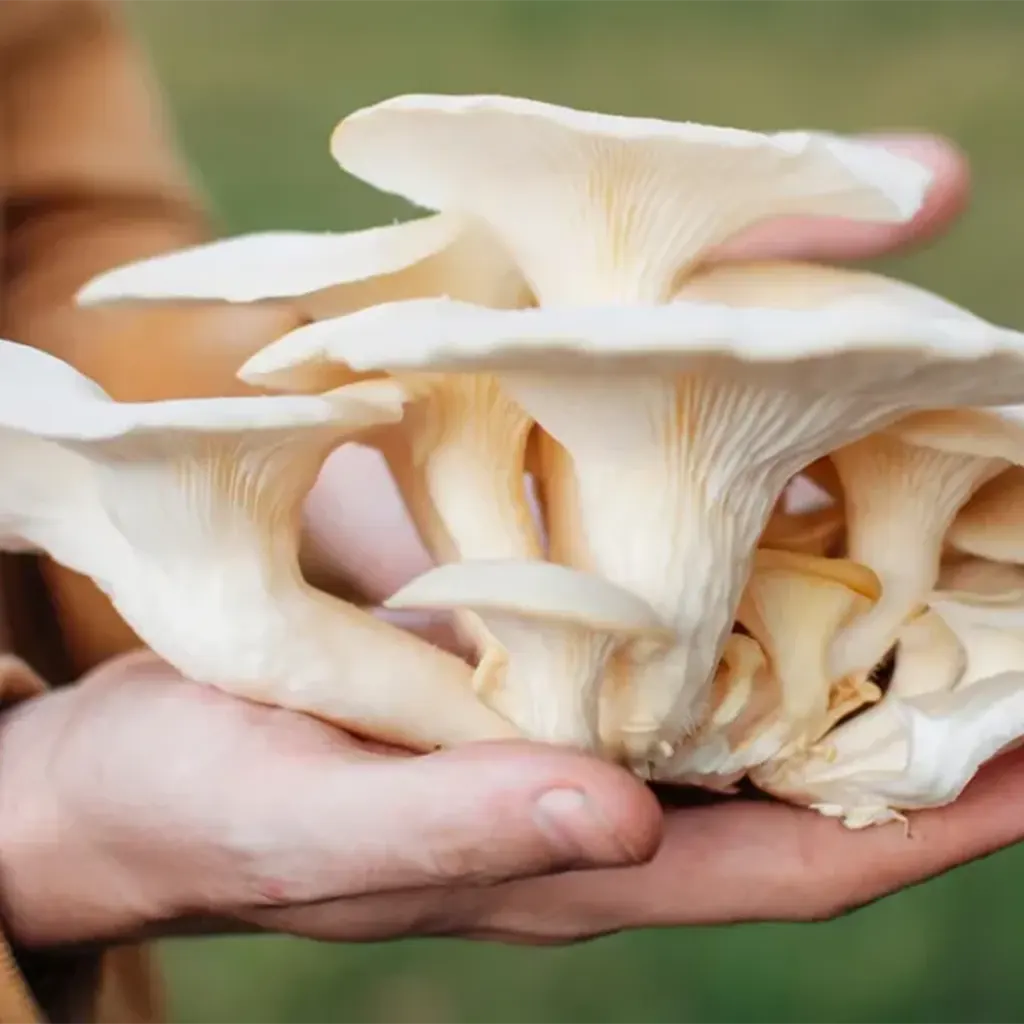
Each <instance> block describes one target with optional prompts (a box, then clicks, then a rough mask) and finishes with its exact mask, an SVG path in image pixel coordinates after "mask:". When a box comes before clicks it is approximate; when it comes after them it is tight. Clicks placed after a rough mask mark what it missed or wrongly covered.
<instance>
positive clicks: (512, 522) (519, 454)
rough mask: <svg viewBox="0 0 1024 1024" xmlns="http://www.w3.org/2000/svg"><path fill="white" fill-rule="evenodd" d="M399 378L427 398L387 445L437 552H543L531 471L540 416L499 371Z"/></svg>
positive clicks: (495, 555)
mask: <svg viewBox="0 0 1024 1024" xmlns="http://www.w3.org/2000/svg"><path fill="white" fill-rule="evenodd" d="M397 379H398V380H399V381H400V382H401V383H402V384H403V385H404V386H405V387H406V389H407V391H408V392H409V393H410V394H411V395H412V396H413V398H414V399H417V398H418V399H419V401H414V402H413V403H412V404H411V405H410V406H409V407H407V412H406V415H405V417H404V419H403V421H402V423H401V424H398V425H396V426H394V427H392V428H391V429H389V430H387V431H384V432H382V434H381V439H380V441H379V442H378V446H379V447H380V448H381V450H382V451H383V453H384V455H385V457H386V458H387V460H388V463H389V465H390V466H391V470H392V473H393V475H394V477H395V482H396V484H397V485H398V488H399V490H400V491H401V493H402V497H403V498H404V500H405V502H406V504H407V505H408V508H409V512H410V515H411V516H412V518H413V521H414V523H415V524H416V527H417V529H418V531H419V533H420V536H421V538H422V540H423V543H424V544H425V545H426V547H427V549H428V550H429V551H430V553H431V555H433V556H434V558H436V559H437V560H438V561H440V562H455V561H475V560H479V559H505V558H530V559H534V558H540V557H541V544H540V537H539V534H538V530H537V525H536V523H535V522H534V519H533V516H532V514H531V511H530V503H529V499H528V497H527V493H526V482H525V476H524V466H525V461H526V442H527V439H528V437H529V434H530V429H531V427H532V426H533V421H532V420H531V419H530V417H529V416H527V414H526V413H525V412H523V410H522V409H520V408H519V406H518V405H516V404H515V402H513V401H511V400H510V399H509V398H507V397H506V396H505V395H504V394H503V393H502V390H501V388H500V386H499V384H498V380H497V378H495V377H493V376H490V375H486V374H480V375H477V374H450V375H447V374H446V375H443V376H442V375H440V374H423V375H410V376H402V375H399V376H398V378H397Z"/></svg>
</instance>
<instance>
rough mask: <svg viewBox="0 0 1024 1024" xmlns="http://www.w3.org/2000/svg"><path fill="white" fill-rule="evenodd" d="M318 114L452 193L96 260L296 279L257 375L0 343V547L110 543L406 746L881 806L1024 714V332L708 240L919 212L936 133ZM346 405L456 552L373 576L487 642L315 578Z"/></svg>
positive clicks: (167, 638)
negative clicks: (319, 507)
mask: <svg viewBox="0 0 1024 1024" xmlns="http://www.w3.org/2000/svg"><path fill="white" fill-rule="evenodd" d="M330 150H331V154H332V155H333V157H334V159H335V161H336V162H337V163H338V164H339V165H340V167H341V168H342V169H343V170H344V171H346V172H348V173H349V174H352V175H354V176H355V177H357V178H360V179H362V180H363V181H364V182H366V183H368V184H370V185H371V186H374V187H376V188H378V189H380V190H382V191H384V192H388V193H391V194H393V195H396V196H400V197H402V198H403V199H405V200H408V201H409V202H411V203H413V204H414V205H415V206H417V207H419V208H421V209H423V210H426V211H429V212H428V213H427V214H426V215H425V216H422V217H420V218H418V219H411V220H407V221H405V222H403V223H400V224H394V225H389V226H381V227H378V228H372V229H369V230H365V231H357V232H350V233H347V234H324V235H313V234H303V233H300V232H266V233H261V234H255V235H246V236H240V237H238V238H233V239H228V240H226V241H223V242H218V243H214V244H211V245H207V246H201V247H198V248H195V249H190V250H185V251H182V252H178V253H171V254H168V255H166V256H162V257H158V258H155V259H150V260H146V261H143V262H141V263H136V264H132V265H128V266H125V267H119V268H115V269H113V270H112V271H110V272H108V273H106V274H104V275H102V276H101V277H99V278H97V279H96V280H94V281H92V282H89V283H88V284H87V285H86V286H85V287H84V288H83V289H82V291H81V293H80V295H79V301H80V302H83V303H91V304H100V303H109V302H124V301H132V302H145V303H154V302H179V301H188V300H194V299H204V300H207V301H209V300H221V301H225V302H256V301H260V300H263V299H268V298H274V299H277V300H285V301H288V302H292V303H294V304H295V309H296V311H297V312H298V313H299V314H300V317H299V319H300V320H301V326H299V327H298V328H297V329H295V330H292V331H290V332H289V333H287V334H285V335H283V336H282V337H280V338H279V339H277V340H276V341H274V342H273V343H272V344H270V345H269V346H268V347H265V348H262V349H260V350H259V351H257V352H256V354H255V355H253V356H252V357H251V358H249V359H248V361H247V362H246V363H245V364H244V365H242V366H240V367H239V377H240V378H241V379H242V380H244V381H245V382H247V383H249V384H251V385H256V386H258V387H261V388H263V389H264V390H265V391H270V392H277V393H276V394H262V395H259V396H258V397H253V398H246V399H230V400H227V399H225V400H222V401H209V402H206V403H205V404H204V403H200V402H166V403H153V404H152V405H150V406H145V407H143V406H118V405H117V404H116V403H112V402H111V401H110V400H109V399H107V398H106V396H104V395H103V394H102V393H101V392H98V391H97V390H96V389H95V388H94V387H93V386H91V385H90V384H89V382H87V381H84V380H82V379H80V378H72V377H71V376H69V373H70V371H69V370H68V369H67V368H66V367H63V366H62V365H61V364H58V363H56V362H55V361H53V360H52V359H47V360H46V361H45V362H39V361H38V359H37V360H36V361H35V362H33V359H32V358H30V357H29V356H28V355H26V353H25V351H24V350H21V349H19V347H18V346H16V345H10V344H8V345H6V347H5V349H4V352H5V353H6V355H5V358H6V359H7V361H8V363H9V372H8V369H5V370H4V372H5V373H8V378H9V380H8V381H6V382H5V383H6V384H9V385H10V386H8V387H6V388H5V389H4V391H3V392H0V400H2V402H3V408H2V410H0V413H2V417H0V425H2V427H3V430H4V435H3V436H4V438H5V440H4V444H5V445H6V448H5V449H3V450H2V451H0V454H2V455H3V457H4V458H6V459H7V461H6V462H5V463H4V464H3V467H4V472H5V477H4V479H5V481H10V482H11V485H10V487H9V488H8V490H9V491H10V495H9V500H8V501H7V505H6V506H4V507H0V538H2V540H3V543H4V544H6V545H7V546H8V547H13V546H25V545H28V546H30V547H37V548H39V549H42V550H45V551H48V552H49V553H51V554H52V555H53V557H55V558H57V559H58V560H62V561H64V562H66V563H67V564H69V565H71V566H73V567H75V568H78V569H79V570H80V571H82V572H85V573H87V574H88V575H90V576H93V577H94V578H95V579H97V580H98V581H99V582H100V583H101V585H103V586H104V587H105V589H107V591H108V593H110V594H111V595H112V597H113V599H114V601H115V603H116V604H117V606H118V608H119V609H120V610H121V613H122V614H123V615H124V616H125V617H126V618H128V619H129V620H130V621H131V623H132V624H133V625H134V626H135V627H136V629H137V631H138V632H139V633H140V635H142V636H143V638H144V639H145V640H146V642H148V643H151V644H153V645H154V647H156V649H158V650H159V651H160V653H162V654H163V655H164V656H165V657H167V658H168V660H170V661H171V662H173V663H174V664H176V665H177V666H178V667H179V668H181V669H182V670H183V671H185V672H187V673H189V674H191V675H194V676H195V677H196V678H198V679H201V680H204V681H206V682H209V683H212V684H214V685H219V686H223V687H225V688H227V689H231V690H233V691H234V692H236V693H243V694H246V695H248V696H254V697H256V699H263V700H267V701H270V702H273V703H281V704H284V705H286V706H289V707H295V708H300V709H301V710H304V711H307V712H308V713H311V714H318V715H320V716H322V717H326V718H329V719H331V720H333V721H336V722H338V723H339V724H341V725H344V726H347V727H349V728H354V729H357V730H360V731H365V732H369V733H370V734H382V735H384V736H385V737H388V738H392V739H394V738H396V737H397V738H398V739H404V741H405V742H407V743H408V744H409V745H411V746H414V747H416V748H422V747H424V746H429V745H432V744H447V743H461V742H466V741H470V740H474V739H482V738H488V737H492V736H496V735H515V734H519V735H525V736H527V737H530V738H533V739H536V740H541V741H546V742H552V743H562V744H568V745H572V746H576V747H579V748H582V749H585V750H589V751H593V752H595V753H597V754H598V755H599V756H602V757H606V758H608V759H612V760H616V761H619V762H621V763H623V764H625V765H627V766H628V767H629V768H631V769H632V770H633V771H635V772H636V773H638V774H640V775H642V776H644V777H648V778H653V779H657V780H660V781H664V782H673V783H676V784H679V785H695V786H701V787H703V788H707V789H712V790H717V791H720V792H726V793H727V792H732V791H734V790H736V788H737V787H738V786H739V785H740V783H741V782H742V781H744V780H746V781H747V782H748V783H750V784H753V785H754V786H757V787H759V788H761V789H762V790H764V791H765V792H767V793H770V794H774V795H775V796H776V797H778V798H780V799H783V800H787V801H790V802H793V803H797V804H802V805H805V806H808V807H813V808H816V809H817V810H818V811H820V812H821V813H823V814H826V815H830V816H834V817H837V818H840V819H841V820H842V821H844V822H845V823H846V824H847V825H848V826H850V827H862V826H865V825H869V824H878V823H883V822H886V821H893V820H896V821H899V820H905V819H906V815H907V814H908V813H909V812H912V811H914V810H916V809H919V808H924V807H933V806H938V805H941V804H943V803H948V802H950V801H952V800H954V799H956V798H957V796H958V795H959V793H960V792H961V791H962V790H963V788H964V787H965V786H966V785H967V783H968V782H969V781H970V779H971V778H972V777H973V775H974V774H975V773H976V772H977V770H978V769H979V768H980V766H981V765H982V764H983V763H985V762H986V761H987V760H989V759H991V758H992V757H994V756H995V755H996V754H998V753H999V752H1001V751H1003V750H1005V749H1007V748H1008V747H1010V746H1013V745H1014V744H1016V743H1017V742H1018V741H1019V740H1020V738H1021V737H1022V736H1024V597H1022V595H1024V554H1021V552H1024V540H1022V537H1024V531H1022V529H1021V528H1020V526H1019V523H1020V522H1021V515H1022V510H1024V504H1022V502H1024V486H1022V485H1021V479H1022V478H1021V476H1020V473H1021V472H1022V471H1024V415H1022V414H1021V411H1020V409H1019V408H1018V403H1022V402H1024V334H1021V333H1019V332H1016V331H1014V330H1011V329H1008V328H1003V327H999V326H997V325H994V324H991V323H989V322H987V321H985V320H984V319H982V318H980V317H978V316H976V315H974V314H973V313H971V312H969V311H968V310H966V309H963V308H961V307H959V306H956V305H954V304H952V303H950V302H948V301H946V300H944V299H942V298H941V297H939V296H937V295H934V294H931V293H929V292H927V291H925V290H923V289H921V288H918V287H914V286H911V285H909V284H906V283H903V282H900V281H898V280H894V279H892V278H889V277H885V276H880V275H877V274H870V273H863V272H855V271H852V270H845V269H840V268H837V267H831V266H825V265H820V264H807V263H795V262H772V263H731V264H717V265H716V264H715V262H714V261H713V259H710V258H709V256H710V254H711V250H712V249H714V248H715V247H716V246H718V245H719V244H720V243H722V242H724V241H726V240H728V239H729V238H731V237H732V236H734V235H736V234H737V233H738V232H740V231H742V230H744V229H745V228H748V227H751V226H753V225H755V224H758V223H761V222H765V221H769V220H771V219H773V218H777V217H784V216H792V215H800V216H820V217H838V218H845V219H847V220H862V221H875V222H883V221H888V222H903V221H907V220H909V219H910V218H912V217H913V216H914V215H915V214H916V213H917V212H918V211H919V210H920V209H921V207H922V204H923V202H924V200H925V198H926V196H927V193H928V189H929V187H930V183H931V178H930V173H929V172H928V171H927V170H926V169H925V168H923V167H921V166H919V165H918V164H916V163H914V162H913V161H911V160H909V159H907V158H904V157H901V156H897V155H894V154H892V153H890V152H887V151H886V150H884V149H883V148H881V147H879V146H877V145H874V144H871V143H867V142H856V141H850V140H847V139H842V138H839V137H837V136H834V135H830V134H827V133H823V132H798V131H789V132H777V133H770V134H766V133H759V132H753V131H742V130H737V129H731V128H717V127H710V126H705V125H698V124H691V123H674V122H669V121H663V120H654V119H647V118H633V117H621V116H612V115H606V114H599V113H591V112H584V111H578V110H573V109H569V108H566V107H560V106H555V105H552V104H547V103H540V102H536V101H532V100H526V99H516V98H510V97H504V96H401V97H397V98H394V99H391V100H387V101H385V102H383V103H379V104H377V105H375V106H372V107H369V108H366V109H364V110H360V111H357V112H355V113H353V114H351V115H350V116H348V117H346V118H345V119H344V120H342V121H341V123H340V124H339V125H338V127H337V128H336V129H335V132H334V134H333V136H332V139H331V145H330ZM19 374H20V375H21V377H20V379H19V377H18V375H19ZM33 374H35V375H36V377H35V378H32V375H33ZM30 378H31V379H37V380H38V385H37V386H38V387H39V388H44V389H49V390H48V392H47V397H46V398H45V403H44V405H45V408H46V409H47V410H52V419H47V416H46V415H44V414H43V412H42V411H41V409H42V408H43V406H37V405H33V404H31V403H29V402H28V400H27V399H26V397H25V396H26V395H27V394H30V393H31V388H30V386H29V384H30ZM349 441H357V442H358V443H362V444H368V445H373V446H376V447H378V448H379V449H380V450H381V451H382V452H383V453H384V455H385V456H386V458H387V460H388V462H389V464H390V466H391V470H392V473H393V475H394V477H395V479H396V482H397V483H398V486H399V490H400V491H401V494H402V496H403V498H404V501H405V504H406V505H407V507H408V511H409V513H410V515H411V517H412V518H413V520H414V521H415V523H416V525H417V527H418V529H419V531H420V534H421V536H422V538H423V540H424V543H425V546H426V547H427V548H428V549H429V551H430V553H431V555H432V556H433V558H434V560H435V562H436V563H437V564H436V567H435V568H434V569H432V570H430V571H429V572H427V573H426V574H424V575H422V576H420V577H418V578H416V579H414V580H413V581H411V582H410V583H409V584H408V585H406V586H404V587H403V588H402V589H400V590H399V591H398V592H397V593H395V594H393V595H391V597H390V598H389V599H388V600H387V601H386V604H387V605H388V606H390V607H393V608H415V609H431V610H435V611H438V610H440V611H443V612H451V613H454V615H455V616H456V621H457V623H458V624H459V625H460V627H461V628H462V629H463V632H464V633H465V634H466V636H467V638H468V639H470V640H471V641H472V643H473V647H474V650H475V654H474V655H473V657H471V658H470V659H469V661H470V664H467V663H466V661H463V660H461V659H458V658H455V657H454V656H450V655H446V654H443V653H441V652H440V651H439V650H437V649H436V648H431V647H429V646H428V645H426V644H425V643H423V642H421V641H418V640H413V639H412V638H411V637H409V636H408V635H405V634H401V633H399V632H398V631H397V630H391V629H390V628H385V627H383V626H382V625H381V624H380V623H379V622H377V621H376V620H374V619H373V618H372V617H371V616H368V615H365V614H364V613H361V612H356V611H355V609H353V608H351V607H350V606H347V605H345V604H344V603H343V602H339V601H334V600H327V599H326V597H325V596H324V595H322V594H319V593H318V592H317V591H316V590H315V589H314V588H312V587H311V586H310V585H309V584H308V583H306V582H305V581H303V580H302V579H301V578H300V575H299V573H298V571H297V569H296V562H295V558H294V551H295V548H296V546H297V544H298V543H299V538H298V536H297V534H298V530H299V528H298V525H297V523H298V519H297V510H298V509H299V507H300V506H301V502H302V499H303V496H304V494H305V492H306V490H307V489H308V486H309V484H310V483H311V480H312V478H313V476H314V475H315V470H316V467H317V466H318V465H319V463H320V461H322V459H323V458H325V457H326V456H327V454H328V453H329V452H330V451H331V449H332V448H334V447H337V446H339V445H341V444H343V443H347V442H349ZM531 481H532V483H534V484H535V485H536V493H537V497H538V499H539V500H538V502H537V503H535V504H531V501H530V497H529V488H528V483H530V482H531ZM5 497H6V494H5ZM197 594H198V595H201V596H200V597H199V598H197V597H196V595H197ZM197 616H198V618H197ZM239 646H240V647H241V648H242V649H244V650H246V651H247V652H250V656H249V657H248V660H246V661H243V662H242V663H239V661H238V659H237V656H236V655H237V650H236V648H237V647H239Z"/></svg>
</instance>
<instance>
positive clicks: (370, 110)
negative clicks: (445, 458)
mask: <svg viewBox="0 0 1024 1024" xmlns="http://www.w3.org/2000/svg"><path fill="white" fill-rule="evenodd" d="M331 152H332V154H333V155H334V158H335V159H336V160H337V162H338V163H339V164H340V165H341V167H342V168H344V169H345V170H346V171H348V172H349V173H350V174H354V175H355V176H356V177H358V178H361V179H362V180H364V181H366V182H368V183H369V184H371V185H373V186H374V187H376V188H378V189H381V190H382V191H385V192H391V193H395V194H398V195H401V196H403V197H404V198H405V199H407V200H409V201H410V202H413V203H415V204H416V205H417V206H421V207H425V208H428V209H432V210H442V211H451V212H459V213H463V214H467V215H471V216H474V217H476V218H479V219H480V220H481V221H483V222H484V223H486V224H488V225H489V226H490V227H491V229H492V230H493V231H494V232H495V234H496V235H497V236H498V237H499V238H500V240H501V241H502V243H503V244H504V245H505V246H506V247H507V248H508V250H509V252H510V253H511V254H512V257H513V259H514V260H515V262H516V263H517V265H518V266H519V267H520V268H521V269H522V270H523V273H524V274H525V276H526V279H527V281H529V283H530V285H531V287H532V288H533V290H534V292H535V294H536V295H537V296H538V298H539V300H540V301H541V303H542V304H548V303H552V302H555V303H564V302H582V303H592V302H595V301H603V302H613V301H637V302H667V301H668V300H669V299H670V298H671V296H672V293H673V291H674V290H675V288H676V285H677V281H678V279H679V277H680V275H681V274H683V273H684V272H685V271H687V270H688V269H689V268H690V267H691V266H692V265H693V264H694V263H695V262H696V261H697V260H698V259H699V257H700V256H701V254H702V253H703V252H705V251H706V250H707V249H709V248H710V247H711V246H713V245H715V244H716V243H719V242H722V241H724V240H725V239H726V238H728V237H730V236H731V235H734V234H736V233H737V232H738V231H740V230H742V229H744V228H746V227H749V226H751V225H753V224H755V223H757V222H759V221H764V220H767V219H769V218H773V217H780V216H786V215H790V214H804V215H817V216H836V217H845V218H849V219H856V220H872V221H895V222H900V221H906V220H909V219H910V218H911V217H912V216H913V215H914V214H915V213H916V212H917V211H918V210H919V209H920V207H921V203H922V201H923V198H924V195H925V193H926V191H927V189H928V187H929V185H930V184H931V172H930V171H929V170H928V169H927V168H925V167H923V166H921V165H919V164H917V163H915V162H913V161H911V160H908V159H906V158H904V157H899V156H896V155H894V154H892V153H887V152H884V151H882V150H881V147H878V146H874V145H871V144H869V143H860V142H853V141H850V140H847V139H842V138H839V137H837V136H834V135H827V134H823V133H817V132H778V133H774V134H761V133H759V132H751V131H741V130H737V129H731V128H718V127H710V126H706V125H699V124H689V123H674V122H671V121H661V120H655V119H651V118H633V117H621V116H613V115H605V114H598V113H591V112H585V111H579V110H573V109H571V108H568V107H560V106H556V105H553V104H549V103H540V102H536V101H534V100H526V99H518V98H514V97H507V96H430V95H422V96H398V97H395V98H393V99H389V100H386V101H384V102H383V103H378V104H376V105H374V106H371V107H367V108H364V109H362V110H358V111H356V112H355V113H353V114H350V115H349V116H348V117H346V118H345V119H344V120H343V121H342V122H341V123H340V124H339V125H338V126H337V128H336V129H335V131H334V135H333V137H332V140H331Z"/></svg>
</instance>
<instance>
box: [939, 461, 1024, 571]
mask: <svg viewBox="0 0 1024 1024" xmlns="http://www.w3.org/2000/svg"><path fill="white" fill-rule="evenodd" d="M946 541H947V543H948V544H949V546H950V547H952V548H953V549H955V550H956V551H959V552H962V553H964V554H967V555H973V556H976V557H978V558H984V559H989V560H991V561H993V562H1010V563H1012V564H1014V565H1024V469H1021V468H1020V467H1018V466H1014V467H1012V468H1011V469H1008V470H1007V471H1006V472H1005V473H1000V474H999V475H998V476H997V477H995V479H993V480H990V481H989V482H988V483H986V484H985V486H984V487H981V488H979V489H978V491H977V493H976V494H975V495H974V497H972V498H971V500H970V501H969V502H967V504H966V505H964V507H963V508H961V509H960V511H959V513H958V514H957V517H956V519H954V520H953V524H952V525H951V526H950V528H949V531H948V533H947V534H946Z"/></svg>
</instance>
